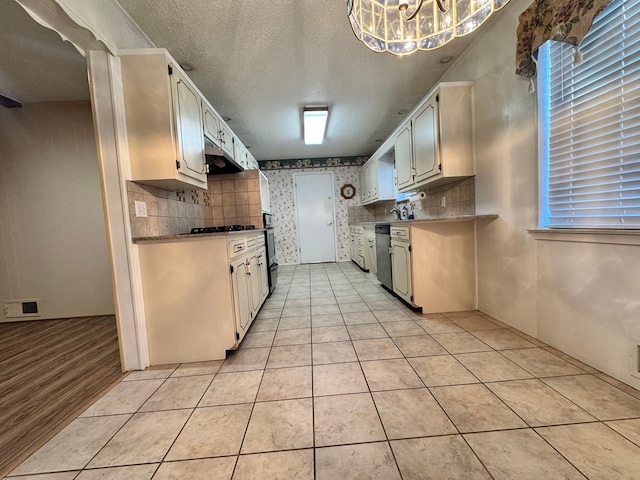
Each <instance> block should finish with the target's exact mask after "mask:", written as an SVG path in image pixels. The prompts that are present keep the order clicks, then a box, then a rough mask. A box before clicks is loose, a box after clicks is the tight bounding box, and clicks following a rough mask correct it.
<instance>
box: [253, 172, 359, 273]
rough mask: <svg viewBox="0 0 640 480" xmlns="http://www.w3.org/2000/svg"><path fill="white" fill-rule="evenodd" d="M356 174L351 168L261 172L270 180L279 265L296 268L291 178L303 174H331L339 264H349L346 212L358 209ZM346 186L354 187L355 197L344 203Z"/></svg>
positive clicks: (296, 250)
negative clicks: (341, 194) (343, 188)
mask: <svg viewBox="0 0 640 480" xmlns="http://www.w3.org/2000/svg"><path fill="white" fill-rule="evenodd" d="M359 170H360V167H352V166H349V167H320V168H306V169H305V168H290V169H289V168H288V169H282V170H264V174H265V175H266V176H267V178H269V192H270V194H271V213H272V215H273V220H274V227H275V238H276V253H277V255H278V263H279V264H281V265H287V264H297V263H299V261H300V260H299V257H298V241H297V230H296V210H295V202H294V191H293V174H294V173H302V172H323V171H331V172H333V178H334V197H335V208H336V232H337V242H338V261H348V260H349V241H350V237H349V218H348V212H347V209H348V208H349V207H353V206H356V205H360V174H359ZM346 183H350V184H352V185H353V186H355V187H356V196H355V197H354V198H352V199H350V200H345V199H344V198H342V197H341V196H340V188H341V187H342V186H343V185H344V184H346Z"/></svg>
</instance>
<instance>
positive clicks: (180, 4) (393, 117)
mask: <svg viewBox="0 0 640 480" xmlns="http://www.w3.org/2000/svg"><path fill="white" fill-rule="evenodd" d="M119 3H120V4H121V5H122V6H123V7H124V9H125V10H126V11H127V12H128V13H129V14H130V15H131V17H133V19H134V20H135V22H136V23H137V24H138V25H139V26H140V27H141V28H142V30H144V32H145V33H146V34H147V35H148V36H149V38H151V40H152V41H153V42H154V43H155V44H156V45H157V46H158V47H164V48H167V49H168V50H169V52H170V53H171V54H172V55H173V56H174V57H175V58H176V60H178V62H188V63H191V64H193V65H194V67H195V69H194V70H193V71H192V72H190V73H189V76H190V77H191V78H192V79H193V80H194V82H195V83H196V85H197V86H198V88H199V89H200V90H201V91H202V93H203V94H204V95H205V96H206V97H207V98H208V99H209V101H210V102H211V104H212V105H213V106H214V108H216V110H218V112H219V113H220V114H221V115H222V116H226V117H230V118H231V120H230V121H229V125H230V126H231V128H232V129H233V130H234V132H235V133H236V134H237V135H238V136H239V137H240V139H241V140H242V142H243V143H244V144H245V145H247V146H249V147H251V152H252V153H253V155H254V156H255V157H256V158H257V159H258V160H267V159H283V158H313V157H331V156H347V155H349V156H350V155H369V154H371V153H373V152H374V151H375V150H376V149H377V147H378V146H379V145H380V143H379V142H376V139H385V138H386V137H387V136H388V135H389V134H390V133H391V131H392V130H393V128H394V127H396V126H397V125H398V123H399V121H400V120H401V119H402V118H403V115H401V114H399V113H398V112H399V111H403V110H404V111H408V110H411V108H413V107H414V106H415V105H416V103H417V102H418V101H419V100H420V99H421V98H422V97H423V96H424V95H425V94H426V93H427V91H428V90H429V89H430V88H431V87H432V86H433V85H434V83H435V82H437V80H438V79H439V78H440V77H441V76H442V75H443V73H444V72H445V71H446V69H447V68H448V67H449V66H450V64H448V65H443V64H442V63H440V61H439V60H440V59H441V58H443V57H445V56H447V55H451V56H453V57H454V58H457V57H458V56H459V55H460V53H461V52H462V51H463V50H464V49H465V48H466V47H467V46H468V45H469V43H470V42H471V41H472V40H473V37H474V36H475V34H472V35H470V36H468V37H465V38H462V39H456V40H454V41H453V42H451V43H450V44H449V45H447V46H445V47H444V48H441V49H439V50H435V51H432V52H417V53H415V54H413V55H410V56H408V57H402V58H400V57H396V56H393V55H391V54H388V53H375V52H372V51H370V50H369V49H368V48H366V47H365V46H364V45H363V44H362V43H360V42H359V41H358V40H357V39H356V38H355V36H354V35H353V32H352V31H351V27H350V25H349V21H348V19H347V16H346V3H347V2H346V0H323V1H318V0H263V1H258V0H216V1H211V0H162V1H158V0H119ZM309 104H326V105H329V107H330V113H329V123H328V125H327V134H326V139H325V142H324V144H323V145H320V146H305V145H304V142H303V140H302V128H301V123H300V122H301V116H302V107H303V106H304V105H309ZM405 113H406V112H405Z"/></svg>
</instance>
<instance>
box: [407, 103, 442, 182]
mask: <svg viewBox="0 0 640 480" xmlns="http://www.w3.org/2000/svg"><path fill="white" fill-rule="evenodd" d="M411 125H412V129H411V139H412V140H413V158H414V163H415V172H414V175H415V176H414V179H413V180H414V182H416V183H420V182H422V181H423V180H425V179H427V178H429V177H432V176H434V175H436V174H437V173H438V172H439V171H440V169H439V163H438V102H437V101H436V98H435V97H433V96H432V97H431V98H430V99H429V100H428V101H427V103H426V105H425V106H424V107H423V108H422V109H421V110H420V111H419V112H418V113H417V114H416V116H415V117H414V119H413V120H412V121H411Z"/></svg>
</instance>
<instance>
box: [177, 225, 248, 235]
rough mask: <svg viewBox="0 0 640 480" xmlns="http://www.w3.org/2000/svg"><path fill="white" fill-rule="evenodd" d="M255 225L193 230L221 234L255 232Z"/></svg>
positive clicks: (192, 231) (197, 228) (194, 230)
mask: <svg viewBox="0 0 640 480" xmlns="http://www.w3.org/2000/svg"><path fill="white" fill-rule="evenodd" d="M255 228H256V226H255V225H227V226H220V227H195V228H192V229H191V232H189V233H191V234H194V233H221V232H239V231H241V230H255Z"/></svg>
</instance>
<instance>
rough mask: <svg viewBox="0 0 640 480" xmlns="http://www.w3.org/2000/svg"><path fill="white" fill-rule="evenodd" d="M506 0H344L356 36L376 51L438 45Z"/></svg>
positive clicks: (397, 51)
mask: <svg viewBox="0 0 640 480" xmlns="http://www.w3.org/2000/svg"><path fill="white" fill-rule="evenodd" d="M508 2H509V0H347V13H348V15H349V20H350V21H351V28H353V33H355V35H356V37H358V39H359V40H361V41H362V42H363V43H364V44H365V45H366V46H367V47H369V48H370V49H371V50H374V51H376V52H384V51H387V52H390V53H393V54H395V55H407V54H409V53H413V52H415V51H416V50H433V49H434V48H439V47H441V46H443V45H444V44H445V43H447V42H449V41H451V40H452V39H454V38H455V37H461V36H463V35H466V34H468V33H471V32H473V31H474V30H475V29H476V28H478V27H479V26H480V25H481V24H482V23H483V22H484V21H485V20H486V19H487V18H489V16H490V15H491V14H492V13H493V11H494V10H499V9H500V8H502V7H504V6H505V5H506V4H507V3H508Z"/></svg>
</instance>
